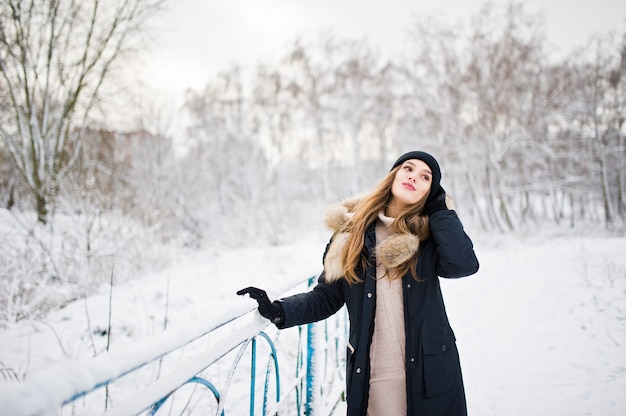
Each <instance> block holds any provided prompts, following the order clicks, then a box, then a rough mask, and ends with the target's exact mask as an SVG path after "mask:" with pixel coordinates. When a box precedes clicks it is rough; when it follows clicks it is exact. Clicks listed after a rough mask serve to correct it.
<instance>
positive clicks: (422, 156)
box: [391, 150, 441, 202]
mask: <svg viewBox="0 0 626 416" xmlns="http://www.w3.org/2000/svg"><path fill="white" fill-rule="evenodd" d="M410 159H418V160H421V161H422V162H424V163H426V164H427V165H428V167H429V168H430V171H431V172H432V173H433V181H432V184H431V186H430V194H429V195H428V199H427V200H426V202H428V201H430V200H431V198H433V197H434V196H435V194H436V193H437V192H435V190H436V189H437V188H439V186H440V182H441V169H439V163H437V160H435V158H434V157H432V156H431V155H430V154H428V153H426V152H421V151H419V150H414V151H412V152H408V153H405V154H403V155H402V156H400V157H399V158H398V160H396V161H395V162H394V164H393V166H392V167H391V170H394V169H395V168H396V167H397V166H400V165H401V164H403V163H404V162H406V161H407V160H410Z"/></svg>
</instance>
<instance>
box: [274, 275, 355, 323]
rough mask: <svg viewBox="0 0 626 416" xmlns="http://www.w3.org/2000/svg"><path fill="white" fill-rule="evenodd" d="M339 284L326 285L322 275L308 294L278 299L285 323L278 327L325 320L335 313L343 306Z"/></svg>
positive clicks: (341, 290)
mask: <svg viewBox="0 0 626 416" xmlns="http://www.w3.org/2000/svg"><path fill="white" fill-rule="evenodd" d="M341 285H342V283H341V282H332V283H330V284H328V283H326V280H325V278H324V273H322V274H321V275H320V277H319V278H318V281H317V285H316V286H315V287H314V288H313V289H312V290H311V291H309V292H306V293H300V294H297V295H293V296H289V297H286V298H283V299H279V300H278V301H279V302H280V304H281V306H282V307H283V311H284V313H285V321H284V323H283V324H282V325H279V326H278V327H279V328H280V329H283V328H290V327H292V326H296V325H302V324H308V323H311V322H317V321H320V320H322V319H326V318H328V317H329V316H331V315H333V314H334V313H336V312H337V311H338V310H339V309H341V307H342V306H343V304H344V297H343V289H342V287H341Z"/></svg>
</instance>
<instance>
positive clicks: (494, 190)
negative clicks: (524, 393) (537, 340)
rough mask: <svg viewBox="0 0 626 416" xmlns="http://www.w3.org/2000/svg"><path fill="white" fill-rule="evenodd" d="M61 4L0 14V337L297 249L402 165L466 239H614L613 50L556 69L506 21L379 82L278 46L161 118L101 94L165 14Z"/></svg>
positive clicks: (382, 70) (452, 32) (479, 21)
mask: <svg viewBox="0 0 626 416" xmlns="http://www.w3.org/2000/svg"><path fill="white" fill-rule="evenodd" d="M78 3H80V4H78ZM78 3H77V4H74V3H71V2H66V1H52V2H42V1H38V0H29V1H19V0H2V1H1V3H0V4H2V6H1V9H0V138H1V140H0V246H1V247H2V250H0V279H1V281H2V285H1V288H0V327H2V326H5V325H8V324H9V323H14V322H18V321H21V320H25V319H37V318H38V317H42V316H45V314H46V313H48V312H50V311H51V310H55V309H58V308H60V307H62V306H64V305H66V304H68V303H69V302H71V301H73V300H76V299H80V298H82V297H85V296H88V295H89V294H91V293H93V292H94V291H96V290H97V289H98V288H99V287H101V286H102V285H103V284H108V282H110V281H111V279H114V280H115V281H118V282H119V281H126V280H129V279H133V278H135V277H137V276H140V275H142V274H145V273H148V272H150V271H154V270H158V269H162V268H164V267H166V266H168V265H170V264H172V263H173V262H175V261H176V260H177V259H178V258H179V256H180V255H181V253H190V252H194V251H197V250H200V249H202V248H205V247H208V246H209V247H215V248H244V247H250V246H256V245H279V244H288V243H289V242H291V241H296V240H297V239H298V238H299V237H300V236H303V235H306V234H307V233H309V232H311V231H313V230H319V229H320V228H321V227H322V220H321V218H322V214H323V211H324V207H325V206H327V205H328V204H329V203H331V202H335V201H337V200H339V199H342V198H345V197H348V196H350V195H351V194H353V193H356V192H361V191H364V190H367V189H369V188H370V187H371V186H372V185H373V184H374V183H375V182H376V181H377V180H378V179H379V178H381V177H382V175H384V174H385V173H386V172H387V171H388V169H389V167H390V164H391V163H392V162H393V160H395V158H396V157H397V156H398V155H399V154H401V153H402V152H404V151H407V150H414V149H422V150H426V151H428V152H430V153H432V154H434V155H435V156H436V157H437V158H438V160H439V161H440V164H441V165H442V170H443V181H442V183H443V185H444V187H445V188H446V190H447V191H448V193H449V194H450V195H452V197H453V198H454V199H455V201H456V203H457V206H458V211H459V213H460V215H461V216H462V218H463V221H464V223H465V224H466V226H467V227H468V228H471V229H472V230H474V233H476V232H477V231H479V232H481V233H483V234H485V235H490V234H500V235H501V234H506V233H512V232H518V231H524V232H527V233H533V232H535V231H536V230H540V229H542V228H545V227H548V228H553V227H562V228H564V229H573V230H579V231H580V232H581V233H582V232H584V233H589V232H593V231H594V230H595V231H601V232H606V231H608V232H610V233H616V234H618V235H623V233H624V230H625V225H626V183H625V181H626V173H625V169H626V145H625V143H624V137H625V134H626V132H625V131H624V120H625V116H626V31H624V32H622V33H614V32H608V33H605V34H601V35H598V36H594V37H593V38H591V39H589V42H588V43H586V44H584V45H580V47H579V48H577V49H576V50H572V51H571V52H570V53H569V54H568V55H567V56H566V57H564V58H560V59H555V58H554V57H553V55H552V53H551V52H552V51H553V49H554V48H555V46H554V45H550V44H548V42H547V41H546V38H545V35H544V28H543V23H542V18H541V15H535V14H529V13H527V11H526V10H525V8H524V6H523V5H521V4H516V3H511V4H509V5H508V6H507V7H495V6H492V5H489V4H485V6H484V7H483V8H481V9H480V10H478V11H477V12H476V13H475V14H474V15H472V16H468V18H467V20H466V21H465V22H464V24H463V25H459V24H457V23H456V22H455V24H451V23H449V22H446V21H445V20H439V19H437V18H436V17H435V16H416V18H415V19H414V22H413V24H412V25H411V27H409V28H407V29H408V30H409V32H410V34H411V35H410V37H409V38H408V39H407V41H406V44H405V48H404V50H403V53H402V55H401V56H397V57H395V58H394V59H392V60H384V59H382V58H381V55H380V54H379V53H378V52H377V51H376V50H374V49H373V48H372V47H371V46H370V45H369V44H368V42H367V41H366V40H358V39H357V40H355V39H345V38H339V37H337V36H335V35H333V34H332V33H322V34H320V36H319V37H317V38H315V39H302V38H300V39H294V40H293V43H292V46H291V47H290V48H286V49H285V50H284V52H283V53H282V56H283V57H282V59H279V60H277V61H275V62H273V63H264V64H259V65H258V66H257V67H255V68H254V69H253V70H252V71H246V70H243V69H242V68H239V67H237V66H233V67H230V68H224V71H223V72H221V73H220V74H219V75H217V76H215V77H209V78H208V79H207V82H206V86H205V87H204V88H203V89H201V90H189V91H188V92H187V93H186V96H185V98H184V102H185V104H184V106H183V107H182V108H177V109H175V110H172V109H171V108H167V107H165V106H158V105H154V104H153V105H151V104H150V97H149V96H148V97H146V95H145V92H142V93H139V92H137V90H136V89H134V88H133V85H132V82H133V81H132V79H131V81H128V80H127V74H126V75H125V76H122V75H121V74H122V73H123V72H124V68H125V67H126V66H127V65H128V62H131V60H132V58H133V57H134V56H136V55H137V52H138V50H139V49H140V48H141V47H142V45H143V44H144V43H145V42H149V41H150V37H151V32H150V30H151V27H150V22H151V19H153V18H154V17H155V16H158V15H159V13H163V12H164V11H165V10H166V8H165V6H166V5H167V4H166V3H165V2H163V1H155V0H151V1H140V0H129V1H116V2H114V4H115V7H113V6H111V5H108V6H107V8H106V10H105V9H102V8H101V6H100V8H98V7H96V6H97V3H98V2H96V1H83V2H78ZM70 9H71V10H70ZM135 82H139V81H137V80H135ZM154 102H156V100H154ZM146 103H148V104H146ZM180 119H184V120H186V129H185V130H184V131H173V126H174V125H175V124H176V123H174V122H173V120H180ZM120 120H122V121H120Z"/></svg>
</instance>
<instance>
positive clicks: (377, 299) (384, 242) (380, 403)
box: [237, 151, 478, 416]
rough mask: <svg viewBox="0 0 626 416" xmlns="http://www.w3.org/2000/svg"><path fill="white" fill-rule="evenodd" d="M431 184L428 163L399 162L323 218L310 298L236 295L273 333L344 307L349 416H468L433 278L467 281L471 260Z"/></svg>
mask: <svg viewBox="0 0 626 416" xmlns="http://www.w3.org/2000/svg"><path fill="white" fill-rule="evenodd" d="M440 181H441V171H440V169H439V164H438V163H437V161H436V160H435V158H434V157H432V156H431V155H430V154H428V153H425V152H421V151H413V152H409V153H406V154H404V155H402V156H400V158H398V160H396V162H395V163H394V164H393V167H392V169H391V171H390V172H389V173H388V174H387V176H386V177H385V178H384V179H383V180H382V181H381V182H380V184H379V185H378V186H377V187H376V188H375V189H374V191H373V192H372V193H370V194H368V195H366V196H364V197H362V198H354V199H351V200H346V201H343V202H342V203H341V204H337V205H335V206H333V207H331V209H329V212H328V213H327V217H326V224H327V225H328V226H329V227H330V228H331V229H332V230H333V231H334V234H333V237H332V239H331V241H330V243H329V244H328V245H327V247H326V252H325V254H324V271H323V273H322V274H321V275H320V277H319V279H318V283H317V285H316V286H315V288H313V290H312V291H310V292H307V293H302V294H298V295H294V296H290V297H287V298H284V299H280V300H277V301H274V302H271V301H270V300H269V299H268V297H267V294H266V293H265V291H263V290H261V289H257V288H254V287H249V288H246V289H242V290H240V291H239V292H237V294H239V295H244V294H246V293H247V294H249V295H250V297H252V298H254V299H256V300H257V302H258V303H259V312H260V313H261V315H263V316H264V317H266V318H268V319H270V320H271V321H272V322H273V323H274V324H275V325H276V326H277V327H278V328H288V327H292V326H295V325H301V324H305V323H310V322H315V321H318V320H321V319H325V318H327V317H329V316H331V315H332V314H334V313H335V312H337V311H338V310H339V309H340V308H341V307H342V306H343V305H344V304H345V305H346V306H347V309H348V315H349V318H350V333H349V344H348V351H347V377H346V379H347V386H346V393H347V395H346V396H347V404H348V415H349V416H356V415H359V416H360V415H373V416H378V415H381V416H382V415H385V416H396V415H427V416H433V415H446V416H456V415H466V414H467V407H466V403H465V392H464V388H463V379H462V376H461V366H460V362H459V355H458V351H457V348H456V343H455V341H456V338H455V336H454V332H453V331H452V328H451V327H450V324H449V322H448V317H447V315H446V310H445V306H444V302H443V297H442V294H441V289H440V287H439V280H438V276H441V277H446V278H457V277H463V276H468V275H471V274H474V273H476V271H477V270H478V260H477V259H476V255H475V253H474V249H473V244H472V242H471V240H470V239H469V237H468V236H467V235H466V234H465V232H464V231H463V226H462V225H461V222H460V221H459V218H458V217H457V215H456V213H455V211H453V210H449V209H448V207H447V205H446V199H447V198H446V193H445V191H444V189H443V188H442V187H441V185H440Z"/></svg>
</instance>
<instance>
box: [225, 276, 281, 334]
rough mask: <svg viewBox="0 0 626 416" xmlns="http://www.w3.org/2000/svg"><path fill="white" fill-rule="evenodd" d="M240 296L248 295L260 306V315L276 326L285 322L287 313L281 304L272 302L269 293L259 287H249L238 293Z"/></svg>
mask: <svg viewBox="0 0 626 416" xmlns="http://www.w3.org/2000/svg"><path fill="white" fill-rule="evenodd" d="M237 294H238V295H241V296H243V295H245V294H248V295H250V297H251V298H252V299H254V300H256V301H257V303H258V304H259V313H260V314H261V316H263V317H264V318H267V319H269V320H270V321H271V322H272V323H273V324H274V325H280V324H282V323H283V322H285V312H284V311H283V307H282V306H281V305H280V302H276V301H274V302H272V301H270V299H269V298H268V297H267V293H266V292H265V290H263V289H259V288H257V287H252V286H250V287H247V288H245V289H241V290H239V291H238V292H237Z"/></svg>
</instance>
